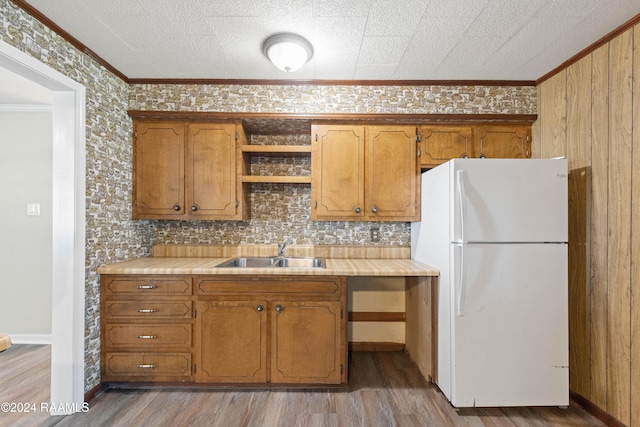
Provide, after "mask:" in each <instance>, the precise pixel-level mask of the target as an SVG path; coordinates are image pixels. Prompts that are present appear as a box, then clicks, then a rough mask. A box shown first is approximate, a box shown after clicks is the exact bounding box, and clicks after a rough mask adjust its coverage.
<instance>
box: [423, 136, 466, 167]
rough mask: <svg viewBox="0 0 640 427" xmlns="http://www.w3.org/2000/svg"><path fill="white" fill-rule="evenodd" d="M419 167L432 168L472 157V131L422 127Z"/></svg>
mask: <svg viewBox="0 0 640 427" xmlns="http://www.w3.org/2000/svg"><path fill="white" fill-rule="evenodd" d="M420 135H421V137H422V140H421V142H420V166H422V167H425V168H432V167H434V166H437V165H440V164H442V163H445V162H447V161H449V160H451V159H456V158H464V157H472V152H471V149H472V144H473V131H472V129H471V128H470V127H463V126H422V127H421V128H420Z"/></svg>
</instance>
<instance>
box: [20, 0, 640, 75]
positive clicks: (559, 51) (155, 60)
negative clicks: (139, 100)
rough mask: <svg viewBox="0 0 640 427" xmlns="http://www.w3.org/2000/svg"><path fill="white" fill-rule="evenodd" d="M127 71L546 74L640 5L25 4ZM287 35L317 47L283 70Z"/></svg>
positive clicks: (464, 0) (46, 0)
mask: <svg viewBox="0 0 640 427" xmlns="http://www.w3.org/2000/svg"><path fill="white" fill-rule="evenodd" d="M27 1H28V3H30V4H31V5H32V6H34V7H35V8H36V9H38V10H39V11H40V12H42V13H43V14H44V15H46V16H47V17H48V18H49V19H51V20H52V21H53V22H55V23H56V24H57V25H59V26H60V27H62V28H63V29H64V30H66V31H67V32H69V33H70V34H71V35H72V36H74V37H75V38H77V39H78V40H79V41H81V42H82V43H83V44H85V45H86V46H87V47H88V48H89V49H91V50H92V51H94V52H95V53H96V54H97V55H99V56H100V57H102V58H103V59H104V60H106V61H107V62H108V63H110V64H111V65H112V66H114V67H115V68H116V69H118V70H119V71H120V72H122V73H123V74H125V75H126V76H127V77H129V78H203V79H303V80H536V79H538V78H540V77H542V76H543V75H545V74H546V73H548V72H549V71H551V70H553V69H554V68H556V67H557V66H558V65H560V64H562V63H563V62H564V61H566V60H567V59H569V58H571V57H572V56H573V55H575V54H576V53H578V52H580V51H581V50H582V49H584V48H586V47H588V46H589V45H590V44H592V43H593V42H595V41H597V40H598V39H600V38H602V37H603V36H604V35H606V34H608V33H609V32H611V31H613V30H614V29H616V28H617V27H618V26H620V25H622V24H624V23H625V22H627V21H628V20H630V19H631V18H633V17H634V16H635V15H637V14H638V13H640V1H638V0H386V1H385V0H230V1H223V0H82V1H80V0H27ZM277 32H294V33H298V34H300V35H302V36H304V37H306V38H307V39H308V40H309V41H311V43H312V44H313V46H314V50H315V54H314V56H313V58H312V59H311V61H310V62H309V63H307V64H306V65H305V66H304V67H303V68H302V69H301V70H299V71H297V72H294V73H284V72H281V71H279V70H277V69H276V68H275V67H274V66H273V65H271V64H270V63H269V62H268V61H267V59H266V58H265V57H264V56H263V55H262V52H261V49H260V46H261V43H262V41H263V40H264V39H265V38H266V37H268V36H269V35H271V34H274V33H277Z"/></svg>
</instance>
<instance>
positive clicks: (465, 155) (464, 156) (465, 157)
mask: <svg viewBox="0 0 640 427" xmlns="http://www.w3.org/2000/svg"><path fill="white" fill-rule="evenodd" d="M460 158H461V159H468V158H469V156H467V153H464V154H463V155H462V156H460Z"/></svg>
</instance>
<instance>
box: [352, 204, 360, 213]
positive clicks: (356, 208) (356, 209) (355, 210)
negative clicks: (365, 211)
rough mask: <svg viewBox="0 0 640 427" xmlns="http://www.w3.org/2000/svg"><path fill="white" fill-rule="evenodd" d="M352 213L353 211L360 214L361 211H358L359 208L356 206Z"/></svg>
mask: <svg viewBox="0 0 640 427" xmlns="http://www.w3.org/2000/svg"><path fill="white" fill-rule="evenodd" d="M353 211H354V212H355V213H360V212H362V211H361V210H360V207H358V206H356V207H355V208H353Z"/></svg>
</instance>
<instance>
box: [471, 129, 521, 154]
mask: <svg viewBox="0 0 640 427" xmlns="http://www.w3.org/2000/svg"><path fill="white" fill-rule="evenodd" d="M474 141H475V150H476V153H475V154H476V157H480V158H484V157H486V158H490V159H524V158H528V157H531V126H522V125H518V126H511V125H503V126H489V125H485V126H479V127H478V128H477V129H476V130H475V132H474Z"/></svg>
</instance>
